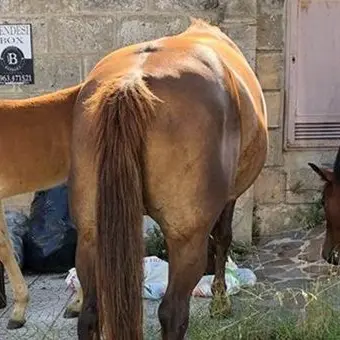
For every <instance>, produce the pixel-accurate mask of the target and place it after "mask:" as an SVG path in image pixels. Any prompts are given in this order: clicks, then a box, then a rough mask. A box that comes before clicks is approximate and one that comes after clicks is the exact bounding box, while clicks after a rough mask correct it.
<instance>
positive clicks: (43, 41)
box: [6, 17, 48, 56]
mask: <svg viewBox="0 0 340 340" xmlns="http://www.w3.org/2000/svg"><path fill="white" fill-rule="evenodd" d="M6 23H9V24H17V23H20V24H32V47H33V56H34V55H36V54H41V53H46V52H47V48H48V40H47V23H46V21H45V19H42V18H37V17H32V18H23V17H18V18H15V19H14V18H10V19H7V20H6Z"/></svg>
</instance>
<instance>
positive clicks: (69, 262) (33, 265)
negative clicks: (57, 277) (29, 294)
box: [24, 184, 77, 273]
mask: <svg viewBox="0 0 340 340" xmlns="http://www.w3.org/2000/svg"><path fill="white" fill-rule="evenodd" d="M76 243H77V233H76V229H75V227H74V225H73V224H72V222H71V220H70V216H69V209H68V194H67V185H66V184H63V185H59V186H57V187H54V188H52V189H49V190H45V191H38V192H36V193H35V195H34V199H33V202H32V205H31V212H30V217H29V230H28V232H27V233H26V235H25V238H24V263H25V268H26V269H29V270H31V271H35V272H39V273H61V272H65V271H67V270H69V269H70V268H72V267H74V266H75V251H76Z"/></svg>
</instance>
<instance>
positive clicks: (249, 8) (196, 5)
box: [154, 0, 256, 20]
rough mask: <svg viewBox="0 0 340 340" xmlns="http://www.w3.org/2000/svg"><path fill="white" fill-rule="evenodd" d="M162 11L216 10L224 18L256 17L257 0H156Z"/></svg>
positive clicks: (221, 18) (156, 5) (157, 7)
mask: <svg viewBox="0 0 340 340" xmlns="http://www.w3.org/2000/svg"><path fill="white" fill-rule="evenodd" d="M154 8H155V9H157V10H161V11H169V12H170V11H191V12H197V11H216V12H218V14H219V17H220V20H223V19H224V18H242V19H245V18H248V19H249V18H256V0H247V1H239V0H154Z"/></svg>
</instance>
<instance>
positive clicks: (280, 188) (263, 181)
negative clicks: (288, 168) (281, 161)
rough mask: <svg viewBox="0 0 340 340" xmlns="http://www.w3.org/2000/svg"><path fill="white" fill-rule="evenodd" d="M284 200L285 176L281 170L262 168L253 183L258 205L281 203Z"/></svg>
mask: <svg viewBox="0 0 340 340" xmlns="http://www.w3.org/2000/svg"><path fill="white" fill-rule="evenodd" d="M285 199H286V174H285V172H284V170H283V169H278V168H264V169H263V170H262V171H261V173H260V175H259V177H258V178H257V180H256V182H255V201H256V202H257V203H258V204H267V203H282V202H284V201H285Z"/></svg>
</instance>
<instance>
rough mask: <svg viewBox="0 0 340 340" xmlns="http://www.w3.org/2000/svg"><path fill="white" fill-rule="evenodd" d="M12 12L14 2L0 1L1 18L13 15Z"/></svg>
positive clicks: (9, 0)
mask: <svg viewBox="0 0 340 340" xmlns="http://www.w3.org/2000/svg"><path fill="white" fill-rule="evenodd" d="M13 12H14V1H12V0H1V1H0V13H1V16H2V17H3V16H7V15H13ZM2 22H3V20H2ZM2 22H1V23H2Z"/></svg>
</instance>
